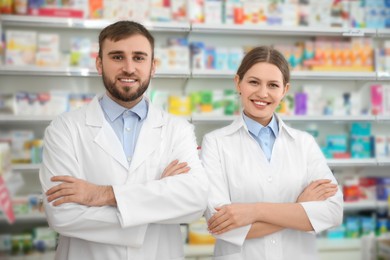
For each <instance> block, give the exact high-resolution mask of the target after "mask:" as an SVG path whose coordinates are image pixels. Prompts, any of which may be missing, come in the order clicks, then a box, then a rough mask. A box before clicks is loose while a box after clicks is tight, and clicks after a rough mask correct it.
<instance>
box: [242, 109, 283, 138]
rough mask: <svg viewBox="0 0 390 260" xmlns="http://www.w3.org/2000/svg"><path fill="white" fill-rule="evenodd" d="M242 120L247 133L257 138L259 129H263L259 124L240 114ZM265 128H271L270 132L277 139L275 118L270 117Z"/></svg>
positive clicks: (277, 130) (277, 131) (277, 128)
mask: <svg viewBox="0 0 390 260" xmlns="http://www.w3.org/2000/svg"><path fill="white" fill-rule="evenodd" d="M242 116H243V119H244V121H245V124H246V125H247V127H248V131H249V132H251V133H252V134H253V135H254V136H258V135H259V133H260V131H261V129H262V128H264V126H262V125H261V124H259V123H258V122H256V121H255V120H253V119H251V118H249V117H248V116H247V115H245V113H242ZM265 127H269V128H271V131H272V132H273V134H274V136H275V137H277V136H278V134H279V127H278V121H277V120H276V118H275V115H273V116H272V119H271V122H269V124H268V125H267V126H265Z"/></svg>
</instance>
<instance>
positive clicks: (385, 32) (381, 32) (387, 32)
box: [376, 29, 390, 38]
mask: <svg viewBox="0 0 390 260" xmlns="http://www.w3.org/2000/svg"><path fill="white" fill-rule="evenodd" d="M376 36H377V37H381V38H382V37H383V38H390V29H378V30H377V35H376Z"/></svg>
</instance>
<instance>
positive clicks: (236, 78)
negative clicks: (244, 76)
mask: <svg viewBox="0 0 390 260" xmlns="http://www.w3.org/2000/svg"><path fill="white" fill-rule="evenodd" d="M239 83H240V77H239V76H238V75H237V74H236V76H234V84H235V85H236V90H237V93H238V94H240V95H241V89H240V84H239Z"/></svg>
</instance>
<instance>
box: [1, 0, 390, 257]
mask: <svg viewBox="0 0 390 260" xmlns="http://www.w3.org/2000/svg"><path fill="white" fill-rule="evenodd" d="M121 19H131V20H135V21H138V22H141V23H142V24H144V25H145V26H146V27H147V28H148V29H149V30H150V31H151V32H152V34H153V35H154V37H155V38H156V48H155V57H156V59H157V64H158V67H157V71H156V75H155V77H154V78H153V79H152V82H151V86H150V87H149V90H148V93H147V95H148V96H149V98H150V99H151V100H152V102H153V103H154V104H156V105H158V106H161V108H163V109H164V110H166V111H168V112H170V113H172V114H175V115H178V116H183V117H185V118H187V119H188V120H189V121H191V122H192V123H193V124H194V125H195V127H196V135H197V141H198V144H199V145H200V144H201V141H202V137H203V135H204V134H205V133H207V132H209V131H211V130H213V129H215V128H219V127H222V126H224V125H227V124H229V123H230V122H231V121H232V120H233V119H234V118H235V117H236V116H237V115H238V113H239V103H238V97H237V93H236V91H235V89H234V84H233V77H234V74H235V71H236V69H237V67H238V65H239V63H240V61H241V58H242V57H243V55H244V54H245V53H246V52H247V51H248V50H250V49H251V48H253V47H254V46H258V45H273V46H274V47H275V48H276V49H278V50H280V51H281V52H282V53H283V54H284V55H285V57H286V59H287V60H288V61H289V63H290V66H291V69H292V80H291V85H292V87H291V89H290V93H289V94H288V96H287V97H286V98H285V99H284V100H283V102H282V103H281V105H280V107H279V108H278V113H279V115H280V116H281V117H282V118H283V119H284V120H285V121H286V122H287V123H288V124H289V125H292V126H294V127H297V128H299V129H302V130H305V131H308V132H309V133H311V134H312V135H313V136H314V137H315V138H316V140H317V142H318V144H319V145H320V146H321V149H322V151H323V152H324V155H325V156H326V158H327V159H328V162H329V166H330V167H331V169H332V171H333V172H334V174H335V176H336V178H337V180H338V181H339V184H340V189H342V190H343V193H344V199H345V210H344V223H343V225H341V226H339V227H335V228H333V229H331V230H328V231H327V232H323V233H321V234H318V250H319V252H320V256H321V259H332V260H333V259H336V260H337V259H390V244H389V243H390V240H389V239H388V237H389V235H390V231H389V228H390V224H389V215H388V204H389V203H388V197H389V193H390V151H389V150H390V132H389V129H390V128H389V123H390V1H389V0H369V1H368V0H367V1H358V0H339V1H336V0H335V1H332V0H247V1H240V0H194V1H190V0H145V1H135V0H0V35H1V39H0V79H1V80H0V259H29V260H30V259H54V251H53V250H54V248H55V246H56V239H57V234H56V233H55V232H54V231H52V230H51V229H49V228H48V227H47V223H46V219H45V216H44V214H43V212H42V210H41V208H40V200H41V188H40V185H39V180H38V171H39V164H40V162H41V149H42V137H43V133H44V129H45V128H46V126H47V125H48V124H49V123H50V121H51V120H52V119H53V118H54V116H56V115H58V114H60V113H63V112H65V111H70V110H73V109H75V108H77V107H80V106H81V105H83V104H86V103H88V102H89V101H90V100H91V99H92V98H93V96H94V95H96V94H97V93H101V92H103V90H104V89H103V87H102V84H101V78H100V77H99V75H98V74H97V72H96V69H95V58H96V56H97V52H98V43H97V42H98V39H97V36H98V33H99V32H100V30H101V29H102V28H104V27H105V26H107V25H108V24H110V23H112V22H113V21H116V20H121ZM182 231H183V243H184V244H185V252H186V257H187V258H188V259H211V258H210V256H211V255H212V251H213V243H214V239H213V238H212V237H211V236H210V235H209V234H208V232H207V229H206V223H205V220H204V219H200V220H199V221H197V222H194V223H191V224H189V225H188V224H183V225H182Z"/></svg>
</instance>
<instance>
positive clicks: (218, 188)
mask: <svg viewBox="0 0 390 260" xmlns="http://www.w3.org/2000/svg"><path fill="white" fill-rule="evenodd" d="M219 150H220V149H219V148H218V144H217V140H216V138H215V136H213V134H212V133H211V134H208V135H206V136H205V137H204V138H203V143H202V153H201V159H202V162H203V165H204V168H205V171H206V174H207V176H208V178H209V181H210V192H209V199H208V207H207V210H206V212H205V216H206V219H207V220H209V219H210V218H211V217H212V216H213V215H214V214H215V212H216V210H215V208H216V207H219V206H222V205H227V204H231V200H230V193H229V186H228V180H227V176H226V173H225V171H224V170H223V169H224V166H223V162H224V161H225V158H223V155H221V154H220V153H219ZM250 227H251V225H247V226H244V227H240V228H236V229H233V230H231V231H228V232H225V233H223V234H220V235H215V237H216V238H217V239H220V240H223V241H225V242H229V243H232V244H234V245H237V246H242V245H243V243H244V241H245V239H246V236H247V234H248V232H249V229H250Z"/></svg>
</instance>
